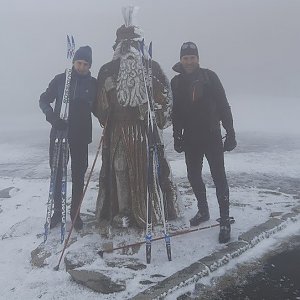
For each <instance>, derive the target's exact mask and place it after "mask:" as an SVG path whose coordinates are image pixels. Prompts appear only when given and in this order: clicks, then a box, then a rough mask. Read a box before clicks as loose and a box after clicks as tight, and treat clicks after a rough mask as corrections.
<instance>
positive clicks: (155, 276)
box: [150, 274, 166, 278]
mask: <svg viewBox="0 0 300 300" xmlns="http://www.w3.org/2000/svg"><path fill="white" fill-rule="evenodd" d="M150 277H151V278H163V277H166V276H165V275H161V274H153V275H150Z"/></svg>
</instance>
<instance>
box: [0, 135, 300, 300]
mask: <svg viewBox="0 0 300 300" xmlns="http://www.w3.org/2000/svg"><path fill="white" fill-rule="evenodd" d="M47 134H48V133H47V131H46V130H45V131H43V134H41V133H40V132H39V131H37V134H36V136H32V134H29V133H28V134H27V133H23V134H22V133H21V134H19V135H18V136H17V137H16V136H14V139H11V140H10V139H9V138H5V143H3V142H2V143H1V144H0V166H1V168H0V191H1V190H3V189H6V188H10V187H11V188H12V189H10V191H9V195H10V198H6V197H4V198H0V236H1V237H2V240H1V242H0V243H1V255H0V269H1V273H0V290H1V295H0V299H38V298H40V299H99V294H97V293H95V292H93V291H91V290H89V289H88V288H85V287H83V286H80V285H78V284H77V283H75V282H74V281H72V280H71V277H70V275H69V274H68V273H67V272H65V270H64V266H63V262H62V264H61V268H60V270H59V271H58V272H55V271H54V270H53V268H54V267H55V266H56V265H57V263H58V259H59V256H60V251H61V249H62V245H60V244H59V242H58V240H59V229H57V230H53V231H51V233H50V237H49V241H48V243H49V244H50V245H52V246H53V247H52V255H51V256H50V257H49V258H48V259H47V260H46V262H47V265H46V266H44V267H43V268H37V267H33V266H32V265H31V262H30V261H31V251H32V250H34V249H35V248H37V247H38V246H39V245H40V244H41V243H42V241H43V235H42V234H43V225H44V221H45V213H46V201H47V197H48V188H49V166H48V155H47V151H48V150H47V149H48V144H47V142H48V137H47ZM98 136H99V133H98ZM97 140H98V138H95V141H94V143H93V145H92V146H91V154H90V165H91V164H92V161H93V159H94V154H95V149H96V147H97V143H98V142H97ZM165 140H166V144H167V155H168V157H169V160H170V165H171V168H172V172H173V176H174V178H175V181H176V182H177V183H178V187H179V192H180V194H181V202H180V207H181V217H180V218H179V219H178V220H177V221H174V222H172V223H171V227H172V228H185V227H187V226H188V220H189V218H190V217H191V216H192V215H193V214H195V212H196V201H195V197H194V195H193V194H192V193H191V189H190V187H189V185H188V182H187V179H186V169H185V163H184V156H183V155H179V154H176V153H174V152H173V150H172V143H171V139H170V131H167V132H166V136H165ZM238 142H239V147H238V149H236V150H235V151H233V152H231V153H226V155H225V162H226V169H227V174H228V181H229V184H230V193H231V197H230V201H231V215H232V216H234V217H235V219H236V223H235V224H234V225H233V228H232V240H236V239H237V237H238V235H239V234H241V233H242V232H245V231H246V230H248V229H249V228H251V227H253V226H254V225H255V224H259V223H262V222H264V221H265V220H267V219H268V218H269V216H270V214H271V213H272V212H289V211H290V209H291V207H292V206H294V205H296V204H297V203H298V201H299V186H300V168H299V161H300V147H299V146H300V139H299V136H287V135H284V136H277V135H271V134H257V133H239V134H238ZM100 162H101V159H99V160H98V163H97V167H96V171H95V174H94V176H93V177H92V178H93V180H92V182H91V184H90V187H89V189H88V192H87V195H86V198H85V200H84V203H83V209H82V212H83V213H89V214H90V213H91V211H93V210H94V209H95V203H96V197H97V177H98V174H99V169H100ZM204 178H205V181H206V183H207V187H208V191H207V194H208V201H209V208H210V212H211V220H210V221H208V222H206V223H205V224H204V225H210V224H211V225H212V224H215V223H216V221H215V219H216V218H217V217H218V205H217V200H216V196H215V189H214V187H213V184H212V180H211V178H210V173H209V169H208V165H207V164H206V163H205V164H204ZM69 191H70V187H69ZM159 233H160V230H159V229H156V235H158V234H159ZM73 236H74V237H76V238H77V241H76V242H75V243H73V244H72V245H71V246H70V247H69V248H68V250H67V252H68V251H75V252H77V253H80V252H82V253H83V254H85V253H86V255H93V253H94V255H95V260H94V262H93V263H92V264H91V265H90V266H88V268H89V269H91V270H102V271H103V272H104V273H106V274H110V276H111V277H112V278H113V279H114V280H123V281H125V282H126V285H127V289H126V291H124V292H120V293H118V294H111V295H101V299H128V298H130V297H131V296H133V295H135V294H137V293H138V292H140V291H142V290H143V289H145V288H147V287H148V286H147V285H143V284H142V283H140V282H141V281H145V280H150V281H152V282H157V281H158V280H161V278H157V277H153V276H151V275H154V274H160V275H163V276H169V275H171V274H172V273H174V272H176V271H178V270H180V269H181V268H183V267H186V266H188V265H190V264H191V263H192V262H194V261H195V260H197V259H200V258H201V257H203V256H206V255H208V254H210V253H212V252H213V251H215V250H216V249H220V248H222V247H224V246H223V245H219V244H218V242H217V238H218V228H211V229H208V230H203V231H198V232H195V233H191V234H187V235H182V236H178V237H174V238H172V241H171V243H172V258H173V260H172V262H168V260H167V257H166V251H165V246H164V242H163V241H157V242H154V243H153V247H152V248H153V249H152V261H151V264H150V265H148V266H147V268H146V269H143V270H140V271H133V270H129V269H126V268H111V267H109V266H108V265H107V263H106V262H107V260H110V261H111V260H117V259H122V258H123V259H124V258H126V256H124V255H121V254H120V253H119V252H117V251H116V252H114V253H113V254H105V257H104V259H101V258H100V257H98V256H97V254H96V250H97V249H99V247H101V245H102V243H103V242H105V240H104V239H103V238H102V237H101V236H100V235H99V234H98V232H97V231H96V230H95V232H94V234H92V235H91V234H89V235H85V236H80V235H79V234H78V233H73V234H72V237H73ZM142 236H143V234H139V236H129V237H127V236H126V235H115V236H114V238H113V240H112V241H113V242H114V246H117V245H118V243H121V242H124V241H127V242H134V241H136V240H142V239H143V238H142ZM130 257H131V258H136V259H138V260H139V261H140V262H141V263H145V249H144V246H142V247H141V248H140V250H139V251H138V252H137V253H135V254H133V255H130ZM116 269H117V271H116Z"/></svg>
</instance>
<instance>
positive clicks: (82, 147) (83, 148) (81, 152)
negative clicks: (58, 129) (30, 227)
mask: <svg viewBox="0 0 300 300" xmlns="http://www.w3.org/2000/svg"><path fill="white" fill-rule="evenodd" d="M53 149H54V138H50V147H49V157H50V168H51V161H52V159H53ZM69 150H70V156H71V173H72V202H71V216H72V214H73V215H75V213H76V211H77V208H78V205H79V204H80V200H81V197H82V192H83V187H84V176H85V173H86V170H87V167H88V144H85V143H84V144H80V143H72V142H69ZM61 181H62V159H61V158H60V160H59V165H58V171H57V177H56V184H55V192H54V212H56V213H61V205H62V204H61V201H62V200H61Z"/></svg>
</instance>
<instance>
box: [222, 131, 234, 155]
mask: <svg viewBox="0 0 300 300" xmlns="http://www.w3.org/2000/svg"><path fill="white" fill-rule="evenodd" d="M236 146H237V142H236V139H235V134H234V133H227V134H226V138H225V142H224V147H223V150H224V152H225V151H232V150H233V149H234V148H235V147H236Z"/></svg>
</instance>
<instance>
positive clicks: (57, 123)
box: [46, 111, 68, 130]
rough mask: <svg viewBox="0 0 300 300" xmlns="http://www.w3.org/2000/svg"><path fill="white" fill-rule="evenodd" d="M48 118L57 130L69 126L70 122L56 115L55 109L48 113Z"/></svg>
mask: <svg viewBox="0 0 300 300" xmlns="http://www.w3.org/2000/svg"><path fill="white" fill-rule="evenodd" d="M46 120H47V121H48V122H49V123H50V124H51V125H52V127H53V128H55V129H57V130H65V129H67V128H68V123H67V122H66V121H65V120H62V119H61V118H60V117H59V116H56V115H55V113H54V112H53V111H51V112H49V113H47V114H46Z"/></svg>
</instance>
